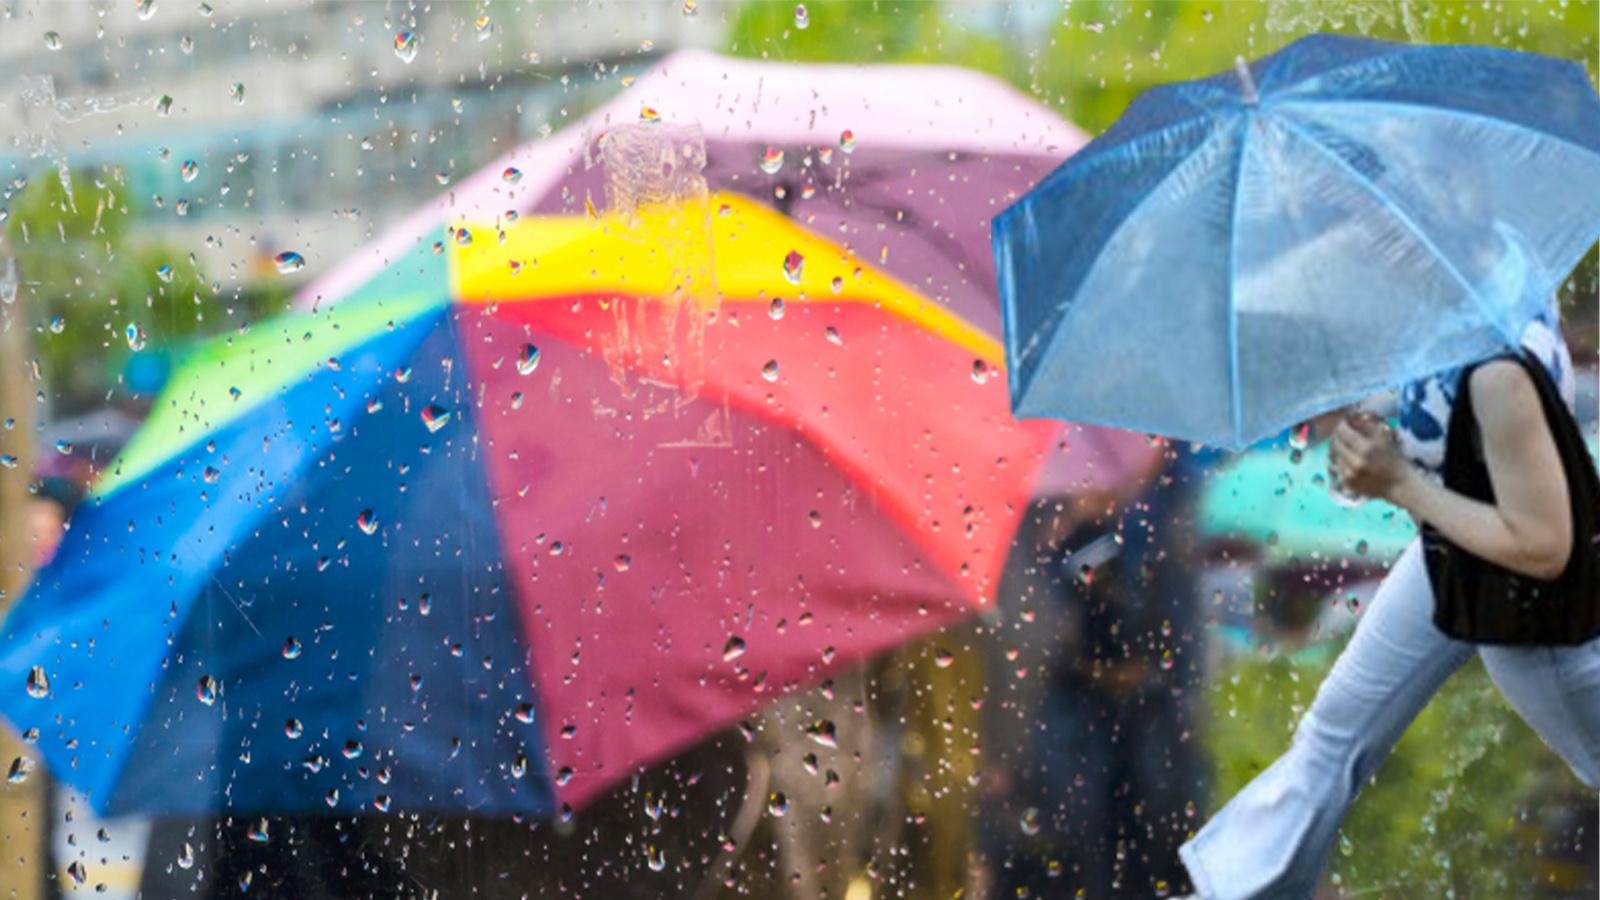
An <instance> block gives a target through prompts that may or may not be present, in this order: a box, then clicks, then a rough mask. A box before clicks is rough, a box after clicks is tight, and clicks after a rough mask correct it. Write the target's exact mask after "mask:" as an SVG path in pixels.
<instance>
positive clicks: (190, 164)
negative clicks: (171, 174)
mask: <svg viewBox="0 0 1600 900" xmlns="http://www.w3.org/2000/svg"><path fill="white" fill-rule="evenodd" d="M178 174H179V175H182V176H183V180H184V181H193V180H195V179H196V178H198V177H200V164H199V163H197V162H195V161H194V160H192V159H186V160H184V161H183V165H182V166H179V167H178Z"/></svg>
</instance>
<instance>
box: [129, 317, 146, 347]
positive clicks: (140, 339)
mask: <svg viewBox="0 0 1600 900" xmlns="http://www.w3.org/2000/svg"><path fill="white" fill-rule="evenodd" d="M125 334H126V335H127V337H128V349H130V350H132V351H133V352H135V353H138V352H139V351H140V350H143V349H144V345H145V333H144V327H143V326H141V325H139V324H138V323H134V324H132V325H129V326H128V328H127V330H126V332H125Z"/></svg>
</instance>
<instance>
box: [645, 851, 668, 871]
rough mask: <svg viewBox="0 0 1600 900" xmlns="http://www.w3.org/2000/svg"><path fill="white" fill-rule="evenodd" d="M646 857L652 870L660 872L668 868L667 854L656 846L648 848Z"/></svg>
mask: <svg viewBox="0 0 1600 900" xmlns="http://www.w3.org/2000/svg"><path fill="white" fill-rule="evenodd" d="M644 857H645V861H646V863H647V864H648V865H649V866H650V871H652V872H660V871H663V870H665V869H666V868H667V855H666V854H665V853H663V852H661V851H660V850H657V849H656V848H654V847H648V848H646V849H645V851H644Z"/></svg>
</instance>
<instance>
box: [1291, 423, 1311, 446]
mask: <svg viewBox="0 0 1600 900" xmlns="http://www.w3.org/2000/svg"><path fill="white" fill-rule="evenodd" d="M1309 446H1311V423H1310V422H1301V423H1300V424H1299V425H1296V426H1295V427H1294V428H1293V430H1291V431H1290V432H1289V449H1291V450H1304V449H1306V448H1307V447H1309Z"/></svg>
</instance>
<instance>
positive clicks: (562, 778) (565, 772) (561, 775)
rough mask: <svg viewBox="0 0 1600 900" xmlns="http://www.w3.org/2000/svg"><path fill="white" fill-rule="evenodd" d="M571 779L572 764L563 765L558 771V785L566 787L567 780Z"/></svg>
mask: <svg viewBox="0 0 1600 900" xmlns="http://www.w3.org/2000/svg"><path fill="white" fill-rule="evenodd" d="M571 780H572V767H571V766H562V767H561V768H560V769H559V770H557V771H556V787H566V785H567V782H569V781H571Z"/></svg>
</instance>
